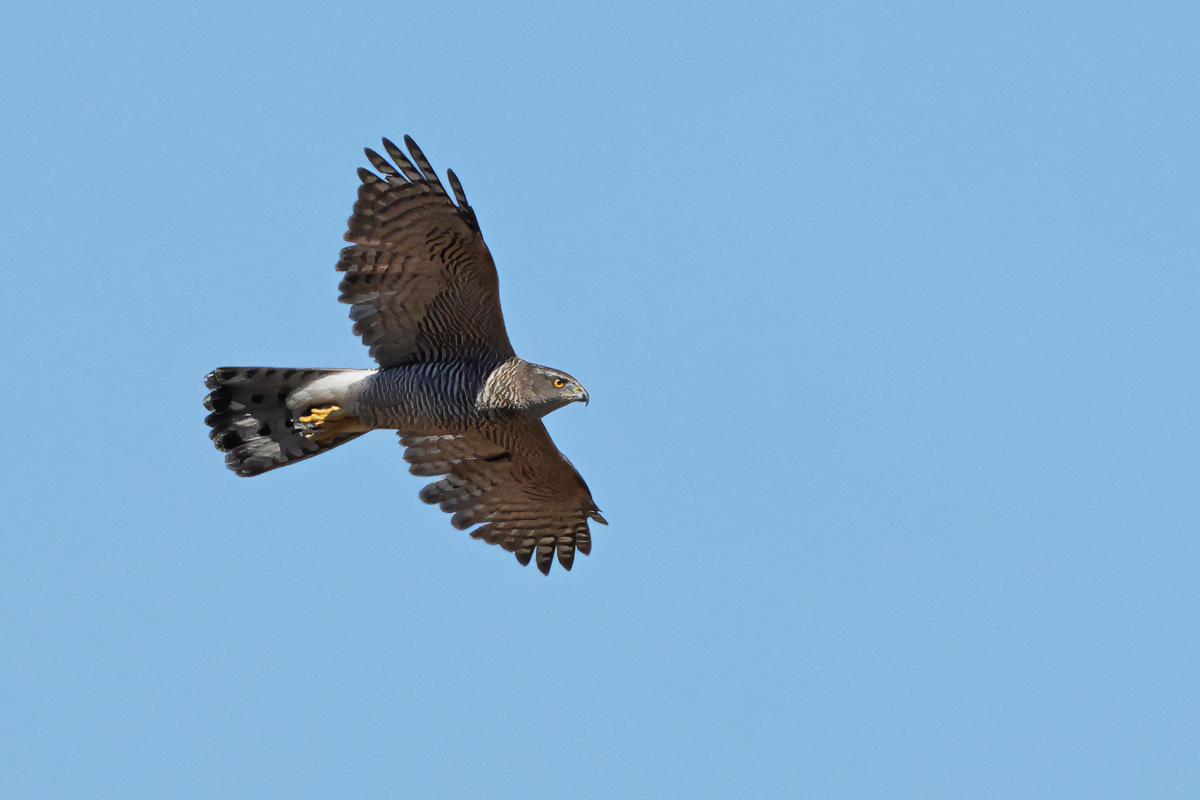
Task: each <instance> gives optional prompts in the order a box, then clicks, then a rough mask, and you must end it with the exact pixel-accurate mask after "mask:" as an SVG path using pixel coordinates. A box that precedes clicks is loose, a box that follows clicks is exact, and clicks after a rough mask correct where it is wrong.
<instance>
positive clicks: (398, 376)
mask: <svg viewBox="0 0 1200 800" xmlns="http://www.w3.org/2000/svg"><path fill="white" fill-rule="evenodd" d="M493 366H494V365H493V364H489V363H485V362H480V361H442V362H435V363H428V364H405V365H402V366H398V367H390V368H388V369H381V370H379V371H378V372H377V373H375V374H374V375H372V376H371V377H370V378H368V379H367V380H365V381H363V383H362V384H361V390H360V394H359V395H358V398H357V400H358V402H357V406H358V408H357V412H358V418H359V420H360V421H361V422H362V423H364V424H366V425H369V426H371V427H372V428H394V429H398V430H406V431H421V430H429V429H433V428H446V429H458V428H462V427H464V425H463V423H464V422H467V423H469V421H470V420H471V419H472V418H473V417H475V416H476V398H477V396H478V395H479V392H480V391H481V389H482V388H483V386H484V384H485V383H486V381H487V377H488V375H489V374H490V373H491V372H492V368H493Z"/></svg>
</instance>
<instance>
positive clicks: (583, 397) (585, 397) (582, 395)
mask: <svg viewBox="0 0 1200 800" xmlns="http://www.w3.org/2000/svg"><path fill="white" fill-rule="evenodd" d="M575 399H576V400H582V401H583V404H584V405H585V406H586V405H587V404H588V393H587V389H585V388H583V387H582V386H580V387H579V392H578V393H577V394H576V397H575Z"/></svg>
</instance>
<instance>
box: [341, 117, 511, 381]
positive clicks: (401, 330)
mask: <svg viewBox="0 0 1200 800" xmlns="http://www.w3.org/2000/svg"><path fill="white" fill-rule="evenodd" d="M404 142H405V144H406V145H407V147H408V151H409V154H408V155H406V154H405V152H404V151H403V150H402V149H401V148H399V147H397V146H396V145H395V144H393V143H392V142H391V141H390V140H388V139H384V140H383V148H384V150H385V151H386V152H387V154H388V156H390V157H391V161H390V162H389V161H388V159H387V158H384V157H383V156H381V155H380V154H379V153H377V152H375V151H374V150H371V149H370V148H366V149H365V152H366V155H367V160H368V161H370V162H371V166H372V167H374V168H375V170H376V171H377V172H378V174H376V173H375V172H371V171H370V170H368V169H365V168H360V169H359V170H358V175H359V178H360V180H361V181H362V185H361V186H360V187H359V190H358V199H357V201H356V202H355V204H354V213H353V214H352V215H351V216H350V218H349V220H348V221H347V230H346V234H345V236H344V238H345V239H346V241H348V242H352V243H353V245H352V246H351V247H346V248H344V249H343V250H342V252H341V256H340V258H339V259H338V263H337V270H338V271H339V272H342V273H344V276H343V279H342V282H341V284H340V286H339V290H340V292H341V295H340V297H339V300H341V302H343V303H347V304H349V305H350V306H351V309H350V318H351V319H352V320H353V321H354V333H355V334H356V335H357V336H360V337H361V338H362V341H363V343H364V344H366V345H367V346H368V347H369V348H370V350H371V356H372V358H374V359H375V360H376V361H378V362H379V364H380V366H383V367H389V366H396V365H398V364H404V363H410V362H412V361H422V360H440V359H444V358H452V357H455V356H458V355H462V354H463V352H464V351H469V352H470V354H471V355H476V356H477V355H479V354H481V353H485V354H488V355H493V356H495V358H496V360H498V361H503V360H505V359H507V358H510V357H511V356H512V355H513V351H512V345H511V344H510V343H509V340H508V333H507V330H506V329H505V326H504V316H503V313H502V312H501V310H500V298H499V282H498V279H497V276H496V266H495V264H494V263H493V261H492V256H491V253H490V252H489V251H488V248H487V245H486V244H485V243H484V241H483V235H482V233H481V232H480V230H479V223H478V220H477V219H476V216H475V211H474V209H472V208H471V206H470V205H469V204H468V203H467V197H466V193H465V192H464V191H463V188H462V184H461V183H460V182H459V180H458V176H456V175H455V174H454V173H453V172H452V171H451V172H448V176H449V180H450V186H451V189H452V190H453V192H454V196H453V199H452V198H451V196H450V194H449V193H448V192H447V191H446V187H445V186H444V185H443V184H442V182H441V179H440V178H438V175H437V172H435V171H434V169H433V167H432V166H431V165H430V163H429V159H427V158H426V157H425V154H424V152H422V151H421V149H420V147H418V146H417V143H416V142H414V141H413V140H412V138H411V137H409V136H405V137H404ZM410 156H411V157H410ZM455 200H457V205H456V204H455Z"/></svg>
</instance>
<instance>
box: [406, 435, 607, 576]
mask: <svg viewBox="0 0 1200 800" xmlns="http://www.w3.org/2000/svg"><path fill="white" fill-rule="evenodd" d="M400 441H401V444H403V445H404V446H405V451H404V458H405V460H406V461H408V462H409V464H410V467H409V471H410V472H412V473H413V474H414V475H420V476H435V475H444V476H445V477H443V478H442V479H441V480H439V481H435V482H434V483H431V484H429V485H427V486H426V487H425V488H424V489H422V490H421V494H420V497H421V499H422V500H423V501H425V502H426V503H429V504H431V505H437V506H438V507H440V508H441V509H442V510H443V511H445V512H447V513H450V514H453V516H452V517H451V518H450V524H451V525H453V526H454V527H455V528H458V529H459V530H466V529H468V528H470V527H471V526H473V525H479V527H478V528H475V529H474V530H472V531H470V534H471V536H472V537H473V538H475V539H481V540H482V541H485V542H487V543H488V544H495V545H499V546H500V547H502V548H503V549H505V550H507V551H508V552H510V553H512V554H513V555H515V556H516V558H517V561H519V562H520V563H521V564H522V565H523V566H524V565H527V564H529V562H530V560H531V559H535V560H536V563H537V568H538V569H539V570H540V571H541V572H542V574H543V575H547V574H549V573H550V567H551V566H552V564H553V563H554V558H555V556H556V555H557V557H558V563H559V564H561V565H562V567H563V569H566V570H570V569H571V565H572V564H573V563H574V560H575V551H576V550H578V551H579V552H581V553H583V554H584V555H588V554H589V553H591V550H592V536H591V531H590V529H589V528H588V521H589V520H592V521H595V522H599V523H600V524H602V525H607V524H608V522H607V521H606V520H605V519H604V517H603V516H601V514H600V509H599V508H597V507H596V504H595V502H594V501H593V500H592V494H591V492H590V491H589V490H588V487H587V484H586V483H584V480H583V478H582V477H581V476H580V475H579V473H578V472H577V471H576V470H575V467H573V466H572V465H571V462H570V461H568V460H567V459H566V457H564V456H563V455H562V453H560V452H559V451H558V448H556V447H555V446H554V442H553V441H552V440H551V439H550V434H549V433H548V432H547V431H546V427H545V425H543V424H542V422H541V420H536V419H526V418H515V419H512V420H509V421H506V422H503V423H500V424H498V425H496V426H495V427H491V428H485V429H480V430H477V431H471V432H468V433H431V434H406V433H403V432H402V433H401V434H400Z"/></svg>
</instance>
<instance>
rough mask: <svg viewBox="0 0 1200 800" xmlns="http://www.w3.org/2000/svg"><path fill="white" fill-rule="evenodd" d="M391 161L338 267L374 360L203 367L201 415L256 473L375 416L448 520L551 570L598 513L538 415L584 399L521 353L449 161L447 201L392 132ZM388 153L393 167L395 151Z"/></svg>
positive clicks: (370, 191)
mask: <svg viewBox="0 0 1200 800" xmlns="http://www.w3.org/2000/svg"><path fill="white" fill-rule="evenodd" d="M383 143H384V148H385V150H386V151H387V153H388V155H390V156H391V158H392V162H393V163H389V162H388V161H387V160H386V159H384V158H383V157H382V156H380V155H379V154H377V153H375V152H374V151H372V150H367V151H366V153H367V158H368V159H369V160H370V162H371V164H372V165H373V166H374V167H375V169H376V170H377V172H378V173H379V174H378V175H377V174H375V173H372V172H370V171H368V170H365V169H360V170H359V176H360V178H361V179H362V185H361V186H360V187H359V192H358V200H357V202H356V203H355V204H354V214H353V216H351V217H350V220H349V226H348V230H347V232H346V237H345V238H346V240H347V241H349V242H351V243H352V246H350V247H347V248H345V249H344V250H342V253H341V257H340V259H339V261H338V264H337V269H338V270H339V271H341V272H343V273H345V274H344V277H343V279H342V282H341V286H340V289H341V298H340V299H341V301H342V302H344V303H348V304H350V306H351V309H350V317H351V319H353V320H354V322H355V324H354V332H355V333H356V334H358V335H359V336H361V337H362V340H363V343H364V344H366V345H367V346H368V347H370V351H371V356H372V357H373V358H374V359H375V360H376V361H377V362H378V363H379V366H380V369H378V370H284V369H279V368H274V369H265V368H239V367H223V368H221V369H218V370H214V371H213V372H212V373H211V374H210V375H209V376H208V378H207V379H206V380H207V384H208V386H209V388H210V389H212V390H213V391H212V393H211V394H209V396H208V397H207V398H206V399H205V405H206V407H208V408H209V410H210V411H213V413H212V414H210V415H209V417H208V419H207V420H206V421H207V422H208V424H209V425H210V426H211V427H212V428H213V431H212V434H211V437H212V439H213V442H214V443H215V444H216V446H217V448H218V449H220V450H224V451H226V453H227V455H226V464H227V466H229V468H230V469H232V470H234V471H235V472H237V473H238V474H239V475H257V474H260V473H262V472H266V471H269V470H272V469H275V468H277V467H281V466H285V465H287V464H290V463H294V462H295V461H298V460H302V459H305V458H308V457H310V456H313V455H316V454H318V453H320V452H323V451H324V450H327V449H331V448H333V447H336V446H338V445H340V444H342V443H344V442H346V441H349V440H350V439H353V438H355V437H357V436H359V435H361V434H362V433H364V432H366V431H368V430H372V429H378V428H385V429H394V430H397V431H398V432H399V434H400V439H401V443H402V444H404V445H405V451H404V457H405V459H406V460H407V461H408V462H409V463H410V465H411V466H410V471H411V472H412V473H413V474H415V475H422V476H444V477H442V478H441V479H440V480H438V481H436V482H435V483H431V484H429V485H428V486H426V487H425V489H424V490H422V491H421V494H420V496H421V499H422V500H424V501H425V502H427V503H436V504H437V505H439V506H440V507H441V508H442V510H444V511H447V512H449V513H451V514H453V515H454V516H453V517H452V518H451V522H452V524H453V525H454V526H455V527H456V528H459V529H467V528H471V527H472V526H475V525H479V527H477V528H475V529H474V530H472V531H471V535H472V536H473V537H475V538H477V539H482V540H483V541H485V542H488V543H489V544H498V545H500V546H501V547H502V548H504V549H505V550H508V551H509V552H512V553H514V554H515V555H516V557H517V560H518V561H520V562H521V563H522V564H527V563H529V561H530V559H531V558H533V557H534V556H535V555H536V563H537V566H538V569H540V570H541V571H542V572H543V573H548V572H549V570H550V566H551V564H552V563H553V561H554V557H555V556H557V558H558V561H559V563H560V564H562V566H563V567H564V568H566V569H570V568H571V564H572V562H573V560H574V555H575V550H576V549H578V550H580V551H581V552H583V553H584V554H585V555H586V554H587V553H589V552H590V550H591V535H590V532H589V530H588V521H589V520H593V521H596V522H600V523H603V524H607V523H605V522H604V518H603V517H602V516H600V510H599V509H598V508H597V507H596V505H595V503H594V502H593V501H592V496H591V493H590V492H589V491H588V488H587V484H585V483H584V481H583V479H582V478H581V477H580V476H579V473H578V472H576V471H575V468H574V467H572V466H571V463H570V462H569V461H567V459H566V458H565V457H563V455H562V454H561V453H560V452H559V451H558V449H557V448H556V447H555V446H554V443H553V441H551V439H550V435H549V434H548V433H547V431H546V428H545V426H544V425H543V424H542V422H541V417H542V416H544V415H545V414H548V413H549V412H551V411H553V410H555V409H557V408H561V407H562V406H564V405H566V404H568V403H571V402H575V401H578V400H583V401H585V402H586V400H587V399H588V395H587V392H586V391H584V389H583V387H582V386H580V385H579V382H578V381H576V380H575V379H574V378H573V377H571V376H570V375H568V374H567V373H565V372H561V371H559V370H554V369H551V368H548V367H543V366H539V365H537V364H531V363H529V362H527V361H524V360H523V359H520V358H517V357H516V355H515V353H514V352H513V348H512V345H511V344H510V343H509V340H508V333H507V331H506V330H505V327H504V317H503V314H502V313H501V310H500V299H499V288H498V282H497V277H496V267H495V264H494V263H493V261H492V256H491V253H490V252H489V251H488V248H487V245H486V244H484V241H483V236H482V234H481V233H480V231H479V225H478V223H477V221H476V218H475V212H474V211H473V210H472V209H471V207H470V205H468V204H467V199H466V195H465V193H464V192H463V190H462V185H461V184H460V183H459V181H458V178H457V177H456V176H455V175H454V173H453V172H448V176H449V179H450V186H451V188H452V190H453V192H454V198H455V200H457V203H455V200H452V199H451V197H450V195H449V194H448V193H447V192H446V189H445V187H444V186H443V185H442V183H441V181H440V180H439V179H438V177H437V174H436V173H435V172H434V171H433V168H432V167H431V166H430V165H429V162H428V160H427V159H426V158H425V155H424V153H422V152H421V150H420V148H418V147H417V145H416V143H415V142H413V140H412V139H410V138H408V137H405V143H406V144H407V146H408V151H409V153H410V154H411V159H410V158H409V157H408V156H407V155H405V153H404V152H403V151H402V150H401V149H400V148H398V147H396V146H395V145H394V144H392V143H391V142H389V141H388V140H386V139H385V140H384V142H383ZM393 164H394V165H393Z"/></svg>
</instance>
